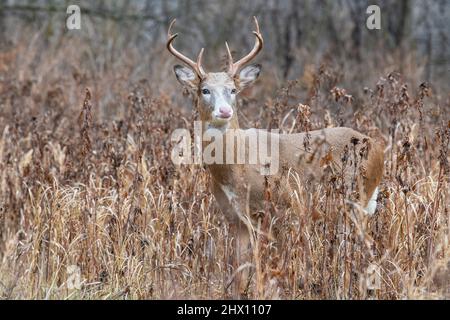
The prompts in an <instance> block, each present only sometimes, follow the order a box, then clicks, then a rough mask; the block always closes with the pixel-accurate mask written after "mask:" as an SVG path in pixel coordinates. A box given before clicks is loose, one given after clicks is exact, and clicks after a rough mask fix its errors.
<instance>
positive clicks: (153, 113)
mask: <svg viewBox="0 0 450 320" xmlns="http://www.w3.org/2000/svg"><path fill="white" fill-rule="evenodd" d="M30 47H31V48H33V46H31V45H30V46H26V45H24V44H22V45H20V46H17V47H14V48H13V49H11V50H10V51H7V52H4V53H3V54H2V55H0V59H1V61H0V67H1V69H2V70H3V74H4V75H3V76H2V77H1V79H0V104H1V111H0V131H1V132H0V133H1V138H0V297H1V298H4V299H24V298H38V299H43V298H45V299H122V298H127V299H130V298H132V299H165V298H167V299H173V298H201V299H203V298H214V299H215V298H231V297H234V295H233V291H232V286H230V285H229V284H230V279H231V278H232V275H233V274H234V272H235V271H236V269H237V268H238V267H239V266H237V265H236V262H235V261H234V259H233V257H234V254H233V251H234V242H235V239H234V238H233V233H232V232H231V230H230V227H229V226H228V224H227V222H226V221H225V220H224V217H223V216H222V214H221V213H220V211H219V210H218V209H217V208H216V204H215V200H214V198H213V196H212V194H211V193H210V191H209V183H210V182H209V176H208V174H207V172H206V171H205V169H204V168H203V167H201V166H181V167H176V166H174V165H173V164H172V162H171V161H170V152H171V147H172V145H171V142H170V134H171V133H172V131H173V130H174V129H175V128H181V127H182V128H184V127H186V128H190V129H191V128H192V125H193V120H194V119H195V113H192V112H191V111H190V110H189V108H184V107H182V106H181V105H180V101H182V100H181V99H180V93H181V92H180V91H181V90H178V89H176V87H175V85H176V84H175V79H174V78H173V79H171V81H172V82H173V88H170V85H168V84H167V83H168V82H169V80H167V79H165V76H166V75H168V74H169V72H170V70H169V65H168V64H167V63H165V64H161V65H164V66H165V65H166V64H167V67H168V68H167V69H168V70H167V71H161V72H162V73H161V74H159V75H155V78H156V79H165V80H161V81H163V82H164V85H163V86H158V85H157V84H158V81H155V80H154V79H153V78H152V76H153V75H150V76H149V77H148V78H146V79H144V80H140V79H136V78H135V77H133V76H132V75H131V73H132V69H130V67H129V66H130V63H131V62H130V61H127V62H126V63H124V65H123V68H120V67H117V68H114V69H110V70H103V71H102V72H101V73H100V74H90V73H89V72H88V71H86V70H87V69H84V68H80V67H79V64H78V63H77V62H76V61H77V60H76V58H75V57H76V53H75V51H70V49H64V50H62V49H55V50H54V52H52V53H49V56H48V57H47V58H42V57H41V58H39V61H40V63H39V64H37V65H34V64H33V60H34V58H33V51H30V50H29V49H30ZM61 50H62V51H61ZM67 50H68V51H67ZM82 50H83V49H82V48H80V51H82ZM67 56H70V57H72V58H73V59H75V62H73V60H65V58H64V57H67ZM78 58H79V59H83V55H80V56H79V57H78ZM130 59H131V58H130ZM132 59H135V57H134V58H132ZM166 60H167V56H162V57H161V58H160V60H158V61H159V62H161V63H163V61H166ZM71 61H72V62H71ZM79 62H80V61H79ZM159 62H158V63H159ZM80 63H81V62H80ZM134 63H136V64H137V63H138V61H136V60H134ZM336 68H337V67H336V65H335V64H333V62H332V61H324V62H323V64H322V65H319V66H316V65H311V66H309V67H308V68H306V69H305V72H304V74H303V75H301V76H300V77H299V78H298V79H297V80H295V81H291V82H289V83H287V84H286V85H285V86H284V88H283V89H280V90H279V92H278V93H277V94H276V95H272V94H271V92H273V90H274V89H273V85H274V83H273V79H272V78H271V77H270V76H266V78H264V76H263V79H262V81H261V83H259V84H257V85H256V87H255V89H253V90H252V91H248V92H246V93H245V94H244V96H243V101H242V103H241V107H240V108H241V109H240V111H239V116H240V118H241V124H242V126H244V127H249V126H256V127H261V128H269V127H272V128H278V127H280V128H281V129H282V130H283V131H284V132H295V131H304V130H312V129H317V128H323V127H332V126H339V125H345V126H350V127H352V128H354V129H356V130H359V131H361V132H363V133H365V134H368V135H370V136H374V137H377V138H380V139H382V140H384V142H385V143H386V146H387V149H386V156H385V159H386V165H385V167H386V169H385V173H384V177H383V181H382V184H381V190H380V191H381V192H380V195H379V204H378V208H377V212H376V214H375V215H374V216H373V217H367V216H365V215H362V214H361V212H360V210H359V208H358V207H357V206H356V205H355V204H354V202H352V201H351V199H352V195H351V193H350V192H349V190H347V187H346V186H345V185H343V183H342V182H341V181H340V180H339V176H333V174H332V173H326V174H325V175H324V178H323V179H322V180H321V181H318V182H317V183H316V184H311V185H304V184H302V183H300V182H299V183H298V184H297V185H296V186H295V187H294V189H293V190H292V192H293V196H292V199H291V206H290V207H289V208H281V207H276V206H275V205H269V206H268V211H270V215H268V217H270V219H268V220H266V221H264V222H263V223H262V225H261V228H273V229H274V230H275V231H276V232H275V233H276V234H277V235H278V238H277V239H269V238H267V237H265V236H263V234H265V233H261V234H260V235H258V236H257V237H256V239H255V241H256V242H255V246H254V248H255V249H254V250H257V251H255V254H254V255H253V256H254V259H253V261H252V263H253V265H254V266H255V268H253V269H252V270H254V275H253V280H252V281H251V282H250V286H249V290H248V296H249V297H250V298H273V297H275V294H274V291H273V290H272V289H273V287H274V283H273V281H276V282H277V283H278V284H279V287H280V288H281V291H280V292H279V293H277V296H279V297H281V298H285V299H367V298H376V299H415V298H449V297H450V291H449V288H450V246H449V235H450V225H449V203H450V197H449V191H448V189H449V164H448V159H449V155H448V147H449V139H450V123H449V115H448V111H449V110H450V98H449V96H448V93H446V92H444V93H441V92H433V85H432V84H426V83H422V84H420V83H410V82H409V83H405V81H404V80H403V78H402V76H401V75H399V74H397V73H395V72H390V73H389V74H387V75H386V76H385V77H382V78H380V79H379V81H378V82H377V83H373V84H372V85H370V86H367V87H363V86H362V85H361V84H360V83H354V85H353V86H351V87H346V88H342V87H341V83H342V81H343V79H345V77H346V76H345V74H343V73H342V70H336ZM161 69H163V68H161ZM269 69H270V68H269ZM346 72H351V70H346ZM409 76H411V75H409ZM159 84H161V83H159ZM87 87H88V88H89V89H86V88H87ZM162 88H163V89H162ZM164 88H165V89H164ZM172 97H178V98H177V99H176V100H174V99H172ZM186 101H187V100H186ZM186 101H185V103H186V104H187V102H186ZM349 152H351V150H350V151H349ZM345 161H346V158H345V155H343V159H342V162H343V163H344V162H345ZM350 169H351V168H350ZM292 178H293V180H294V181H295V179H296V177H295V176H294V177H292ZM298 181H300V180H298ZM268 187H271V186H268ZM267 201H269V202H270V199H267ZM269 204H270V203H269ZM274 241H278V242H279V243H281V249H276V248H277V247H280V246H275V245H274ZM73 267H75V268H79V271H80V280H81V286H80V287H75V288H71V287H70V286H68V283H69V282H70V281H72V280H73V279H72V277H73V269H72V268H73ZM373 273H376V274H377V275H378V278H376V279H377V281H378V280H379V283H378V285H377V286H375V287H371V286H370V285H369V286H368V284H370V282H371V281H372V280H373V278H372V275H373ZM71 279H72V280H71Z"/></svg>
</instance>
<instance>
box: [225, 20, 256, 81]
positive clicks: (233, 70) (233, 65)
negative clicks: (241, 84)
mask: <svg viewBox="0 0 450 320" xmlns="http://www.w3.org/2000/svg"><path fill="white" fill-rule="evenodd" d="M253 20H254V21H255V26H256V31H253V34H254V35H255V36H256V39H255V45H254V46H253V49H252V50H251V51H250V53H249V54H247V55H246V56H245V57H243V58H241V59H240V60H239V61H237V62H236V63H233V58H232V56H231V52H230V48H229V47H228V44H227V43H226V42H225V45H226V47H227V52H228V59H229V68H228V73H229V74H230V75H231V76H233V77H234V76H235V75H236V73H237V71H238V70H239V69H240V68H241V67H242V66H243V65H245V64H246V63H248V62H249V61H251V60H252V59H253V58H254V57H255V56H256V55H257V54H258V53H259V52H260V51H261V49H262V48H263V44H264V41H263V37H262V34H261V31H260V30H259V24H258V20H257V19H256V17H255V16H254V17H253Z"/></svg>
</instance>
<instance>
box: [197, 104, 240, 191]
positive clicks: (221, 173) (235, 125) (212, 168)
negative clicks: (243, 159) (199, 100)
mask: <svg viewBox="0 0 450 320" xmlns="http://www.w3.org/2000/svg"><path fill="white" fill-rule="evenodd" d="M197 110H201V109H200V108H198V109H197ZM200 119H202V129H203V133H205V132H206V131H207V130H210V129H217V130H219V131H220V132H221V133H222V139H223V140H222V141H223V144H224V149H223V150H224V158H225V157H226V152H229V151H231V150H229V148H228V147H227V139H226V134H227V132H228V131H229V130H238V129H240V127H239V120H238V118H237V115H236V113H235V114H234V115H233V118H232V119H231V120H230V121H229V122H228V124H227V125H224V126H215V125H214V124H212V123H211V121H209V119H208V117H207V115H204V114H201V113H200ZM209 143H211V142H210V141H204V140H203V141H202V146H203V150H205V147H206V146H207V145H208V144H209ZM233 152H234V154H235V155H236V152H237V144H236V143H235V144H234V150H233ZM206 167H207V169H208V170H209V172H210V173H211V175H212V177H213V179H214V181H215V182H217V183H219V184H223V185H226V184H228V183H229V181H230V180H231V179H232V177H233V176H234V175H235V174H236V171H237V170H239V169H238V167H240V166H239V165H234V164H226V163H223V164H208V165H206Z"/></svg>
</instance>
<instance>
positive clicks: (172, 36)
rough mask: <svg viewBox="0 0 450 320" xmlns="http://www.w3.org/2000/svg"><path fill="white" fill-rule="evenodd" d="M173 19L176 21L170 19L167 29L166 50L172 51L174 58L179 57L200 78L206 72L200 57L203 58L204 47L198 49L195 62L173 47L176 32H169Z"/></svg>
mask: <svg viewBox="0 0 450 320" xmlns="http://www.w3.org/2000/svg"><path fill="white" fill-rule="evenodd" d="M175 21H177V19H173V20H172V22H171V23H170V25H169V29H168V30H167V38H168V39H167V50H169V52H170V53H172V54H173V55H174V56H175V57H176V58H178V59H180V60H181V61H183V62H184V63H185V64H187V65H188V66H190V67H191V68H192V69H193V70H194V71H195V72H196V73H197V76H198V77H199V78H201V79H202V78H204V77H205V76H206V72H205V70H204V69H203V67H202V58H203V51H204V48H202V49H201V50H200V53H199V54H198V57H197V62H194V61H193V60H191V59H189V58H188V57H186V56H185V55H184V54H182V53H181V52H179V51H178V50H177V49H175V48H174V46H173V44H172V42H173V40H174V39H175V38H176V37H177V36H178V33H175V34H172V33H171V30H172V27H173V25H174V24H175Z"/></svg>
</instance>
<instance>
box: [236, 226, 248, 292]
mask: <svg viewBox="0 0 450 320" xmlns="http://www.w3.org/2000/svg"><path fill="white" fill-rule="evenodd" d="M236 240H237V241H236V262H237V269H236V276H235V280H236V288H237V290H238V292H237V294H238V296H239V298H245V297H247V291H248V287H249V283H250V271H251V260H252V259H251V258H252V254H251V252H252V250H251V243H250V231H249V229H248V228H247V226H245V225H243V224H239V226H238V227H237V239H236Z"/></svg>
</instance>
